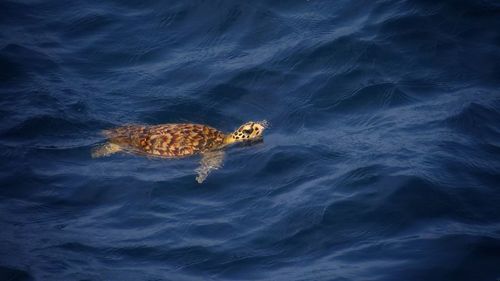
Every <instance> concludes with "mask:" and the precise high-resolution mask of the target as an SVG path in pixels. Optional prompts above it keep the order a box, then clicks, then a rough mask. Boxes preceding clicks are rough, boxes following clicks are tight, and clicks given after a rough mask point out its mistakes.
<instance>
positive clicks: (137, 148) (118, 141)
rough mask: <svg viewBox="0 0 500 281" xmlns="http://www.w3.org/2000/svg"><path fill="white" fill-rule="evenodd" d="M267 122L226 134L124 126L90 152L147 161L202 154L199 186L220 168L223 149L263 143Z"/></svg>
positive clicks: (196, 127) (198, 128)
mask: <svg viewBox="0 0 500 281" xmlns="http://www.w3.org/2000/svg"><path fill="white" fill-rule="evenodd" d="M267 126H268V123H267V122H266V121H259V122H247V123H245V124H243V125H241V126H240V127H239V128H238V129H236V131H234V132H233V133H229V134H225V133H223V132H221V131H219V130H217V129H215V128H212V127H210V126H207V125H201V124H161V125H151V126H144V125H126V126H122V127H118V128H114V129H110V130H104V131H103V134H104V136H106V138H107V142H106V143H104V144H102V145H100V146H98V147H95V148H93V149H92V157H93V158H96V157H102V156H108V155H110V154H113V153H116V152H119V151H124V152H130V153H134V154H139V155H145V156H148V157H161V158H181V157H187V156H191V155H195V154H201V155H202V157H201V160H200V166H199V167H198V168H197V169H196V172H197V174H198V175H197V177H196V181H197V182H198V183H202V182H203V181H204V180H205V179H206V177H207V176H208V174H209V173H210V172H211V171H212V170H216V169H218V168H220V167H221V165H222V161H223V159H224V151H223V150H222V149H223V148H225V147H227V146H228V145H231V144H233V143H238V142H250V141H258V140H262V134H263V132H264V130H265V129H266V128H267Z"/></svg>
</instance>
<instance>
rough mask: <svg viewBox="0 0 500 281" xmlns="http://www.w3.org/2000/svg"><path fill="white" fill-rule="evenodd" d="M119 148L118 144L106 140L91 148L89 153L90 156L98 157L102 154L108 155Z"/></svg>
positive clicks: (119, 149)
mask: <svg viewBox="0 0 500 281" xmlns="http://www.w3.org/2000/svg"><path fill="white" fill-rule="evenodd" d="M121 150H122V148H121V147H120V146H119V145H117V144H114V143H110V142H107V143H105V144H101V145H99V146H96V147H94V148H92V152H91V155H92V158H98V157H103V156H109V155H111V154H113V153H116V152H118V151H121Z"/></svg>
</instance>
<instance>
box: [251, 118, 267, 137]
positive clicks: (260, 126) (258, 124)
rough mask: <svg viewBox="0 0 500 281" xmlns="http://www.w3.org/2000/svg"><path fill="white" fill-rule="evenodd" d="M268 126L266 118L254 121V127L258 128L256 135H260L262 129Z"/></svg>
mask: <svg viewBox="0 0 500 281" xmlns="http://www.w3.org/2000/svg"><path fill="white" fill-rule="evenodd" d="M268 126H269V123H268V122H267V121H266V120H263V121H258V122H254V129H258V133H257V136H259V137H261V136H262V134H263V133H264V130H265V129H266V128H267V127H268Z"/></svg>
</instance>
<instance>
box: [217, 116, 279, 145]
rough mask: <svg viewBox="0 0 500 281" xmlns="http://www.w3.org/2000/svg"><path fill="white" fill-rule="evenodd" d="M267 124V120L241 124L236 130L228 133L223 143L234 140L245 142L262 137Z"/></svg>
mask: <svg viewBox="0 0 500 281" xmlns="http://www.w3.org/2000/svg"><path fill="white" fill-rule="evenodd" d="M268 126H269V123H267V121H265V120H264V121H258V122H254V121H250V122H247V123H245V124H243V125H241V126H240V127H239V128H238V129H236V131H234V132H233V133H231V134H230V135H228V136H227V137H226V139H225V143H227V144H230V143H235V142H245V141H255V140H260V139H262V135H263V133H264V130H265V129H266V128H267V127H268Z"/></svg>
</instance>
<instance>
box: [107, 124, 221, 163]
mask: <svg viewBox="0 0 500 281" xmlns="http://www.w3.org/2000/svg"><path fill="white" fill-rule="evenodd" d="M104 135H105V136H106V137H107V138H108V139H109V141H110V142H111V143H114V144H117V145H119V146H121V147H122V148H123V149H125V150H130V151H133V152H136V153H144V154H150V155H154V156H160V157H161V156H163V157H183V156H189V155H193V154H198V153H203V152H205V151H209V150H212V149H215V148H218V147H222V146H223V144H224V137H225V136H224V134H223V133H222V132H220V131H218V130H216V129H214V128H212V127H209V126H206V125H199V124H163V125H154V126H140V125H128V126H123V127H118V128H115V129H111V130H106V131H104Z"/></svg>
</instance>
